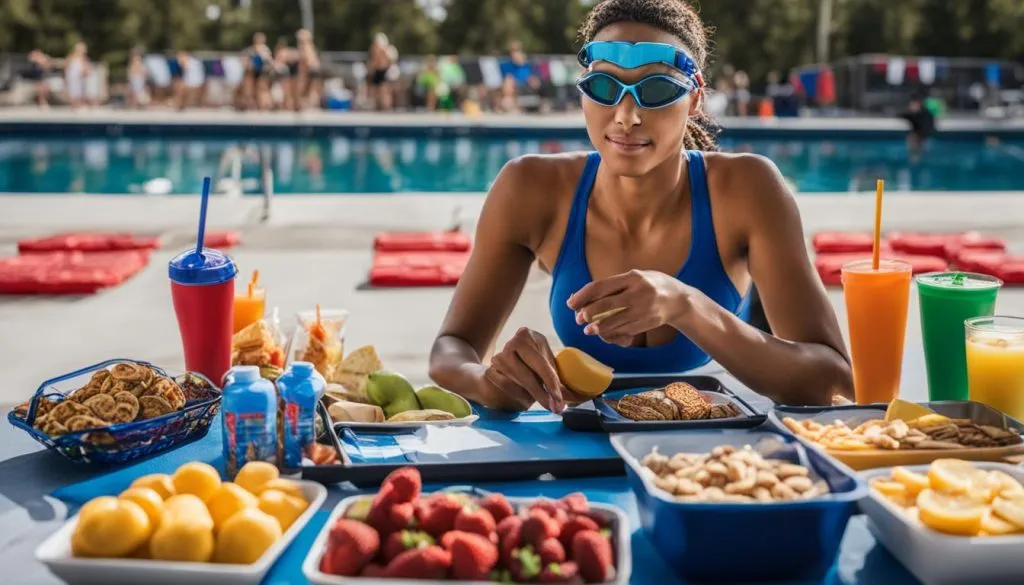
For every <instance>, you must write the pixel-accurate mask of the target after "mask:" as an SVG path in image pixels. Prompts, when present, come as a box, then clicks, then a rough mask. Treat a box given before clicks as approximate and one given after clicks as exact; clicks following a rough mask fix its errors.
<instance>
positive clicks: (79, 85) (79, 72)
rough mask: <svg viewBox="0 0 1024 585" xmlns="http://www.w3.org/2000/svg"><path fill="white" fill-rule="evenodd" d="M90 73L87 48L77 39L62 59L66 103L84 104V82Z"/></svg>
mask: <svg viewBox="0 0 1024 585" xmlns="http://www.w3.org/2000/svg"><path fill="white" fill-rule="evenodd" d="M91 73H92V65H90V64H89V48H88V47H87V46H86V44H85V43H83V42H81V41H79V42H77V43H75V46H74V48H73V49H71V52H70V53H68V56H67V58H66V59H65V60H64V86H65V89H66V90H67V94H68V104H69V105H70V106H71V107H72V108H80V107H82V106H84V105H86V103H87V102H86V95H85V82H86V79H87V78H88V77H89V75H90V74H91Z"/></svg>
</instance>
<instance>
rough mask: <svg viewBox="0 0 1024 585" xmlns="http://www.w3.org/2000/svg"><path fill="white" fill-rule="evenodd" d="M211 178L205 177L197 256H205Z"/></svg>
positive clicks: (200, 208)
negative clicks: (204, 242) (207, 208)
mask: <svg viewBox="0 0 1024 585" xmlns="http://www.w3.org/2000/svg"><path fill="white" fill-rule="evenodd" d="M211 182H212V180H211V179H210V177H203V196H202V199H200V200H199V236H198V237H197V239H196V254H198V255H200V256H201V255H202V254H203V240H205V239H206V205H207V203H209V201H210V183H211Z"/></svg>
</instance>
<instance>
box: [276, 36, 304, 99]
mask: <svg viewBox="0 0 1024 585" xmlns="http://www.w3.org/2000/svg"><path fill="white" fill-rule="evenodd" d="M271 70H272V71H273V73H272V82H273V83H276V84H277V86H278V87H279V88H280V93H281V99H280V100H274V109H278V108H280V109H284V110H294V109H296V108H295V84H296V82H297V77H298V75H299V54H298V51H297V50H295V49H293V48H292V47H290V46H288V39H287V38H285V37H278V39H277V45H275V46H274V61H273V64H272V65H271Z"/></svg>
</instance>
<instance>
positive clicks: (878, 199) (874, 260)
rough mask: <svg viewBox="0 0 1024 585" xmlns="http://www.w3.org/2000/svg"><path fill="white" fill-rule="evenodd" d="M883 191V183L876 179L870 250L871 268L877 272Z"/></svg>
mask: <svg viewBox="0 0 1024 585" xmlns="http://www.w3.org/2000/svg"><path fill="white" fill-rule="evenodd" d="M884 190H885V181H883V180H882V179H878V183H876V185H875V241H874V244H873V246H872V249H871V268H872V270H878V260H879V258H878V255H879V254H880V253H881V251H882V250H881V248H882V191H884Z"/></svg>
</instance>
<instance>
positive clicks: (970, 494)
mask: <svg viewBox="0 0 1024 585" xmlns="http://www.w3.org/2000/svg"><path fill="white" fill-rule="evenodd" d="M861 477H863V478H864V479H865V480H867V482H868V485H869V486H870V488H871V489H870V490H869V492H870V495H869V497H867V498H865V499H864V500H862V501H861V509H862V510H863V511H864V513H865V514H866V515H867V516H868V528H869V529H870V530H871V532H872V533H873V534H874V535H875V538H877V539H878V540H879V541H880V542H881V543H882V544H883V545H885V547H886V548H888V549H889V551H890V552H892V554H893V556H895V557H896V558H897V559H899V560H900V562H902V563H903V564H904V565H906V567H907V569H909V570H910V572H911V573H913V574H914V576H916V577H917V578H918V579H920V580H921V581H922V582H923V583H926V584H928V585H947V584H949V585H953V584H959V583H984V584H985V585H996V584H999V583H1006V584H1010V583H1014V584H1019V583H1020V582H1021V576H1022V575H1024V555H1021V554H1020V552H1021V550H1024V470H1022V469H1021V468H1020V467H1018V466H1015V465H1009V464H1006V463H994V462H968V461H964V460H963V459H953V458H946V459H937V460H935V461H934V462H932V463H931V464H930V465H915V466H907V467H890V468H884V469H873V470H871V471H866V472H862V473H861Z"/></svg>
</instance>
